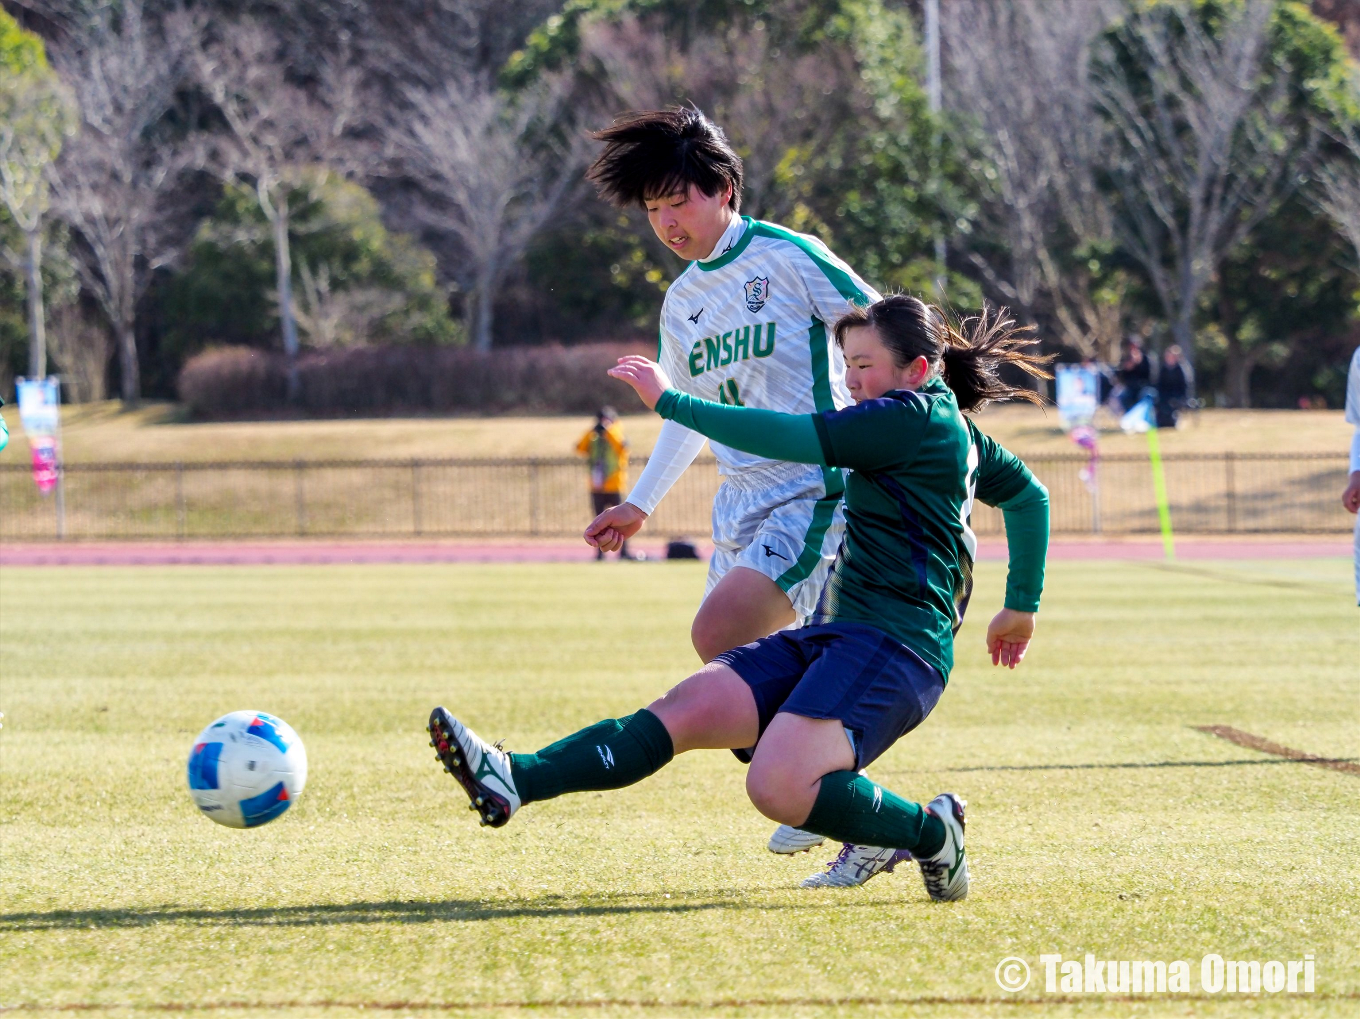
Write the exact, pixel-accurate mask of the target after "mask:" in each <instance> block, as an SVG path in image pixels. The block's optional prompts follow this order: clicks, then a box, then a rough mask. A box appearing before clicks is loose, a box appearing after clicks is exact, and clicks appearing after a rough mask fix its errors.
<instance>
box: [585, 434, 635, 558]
mask: <svg viewBox="0 0 1360 1019" xmlns="http://www.w3.org/2000/svg"><path fill="white" fill-rule="evenodd" d="M576 452H577V453H579V454H580V455H581V456H583V457H585V458H586V462H587V463H588V464H589V465H590V502H591V505H592V507H593V508H594V513H595V515H596V516H597V517H598V516H599V515H600V514H601V513H603V512H604V511H605V510H607V509H608V508H609V507H610V506H617V505H618V504H619V503H620V502H622V501H623V491H624V489H626V488H627V487H628V440H627V439H625V438H624V437H623V428H622V427H621V426H620V425H619V415H618V411H616V410H615V409H614V408H613V407H601V408H600V412H599V413H598V414H596V415H595V427H594V428H592V429H591V430H590V431H588V432H586V434H585V435H583V436H581V441H580V442H578V443H577V444H576ZM595 558H596V559H603V558H604V550H603V549H599V548H597V549H596V550H595ZM619 558H620V559H633V558H636V557H635V556H634V555H633V554H632V553H630V552H629V551H628V542H626V541H625V542H624V543H623V547H622V548H620V549H619Z"/></svg>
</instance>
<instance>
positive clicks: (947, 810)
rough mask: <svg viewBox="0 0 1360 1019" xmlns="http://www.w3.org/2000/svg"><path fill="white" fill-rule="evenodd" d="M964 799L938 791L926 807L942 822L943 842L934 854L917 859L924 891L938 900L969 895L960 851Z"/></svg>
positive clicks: (965, 862) (964, 863)
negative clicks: (937, 794)
mask: <svg viewBox="0 0 1360 1019" xmlns="http://www.w3.org/2000/svg"><path fill="white" fill-rule="evenodd" d="M965 806H967V804H966V803H964V801H963V800H961V799H959V798H958V797H957V796H955V795H954V794H953V793H940V795H939V796H936V797H935V798H934V799H933V800H931V801H930V803H928V804H927V805H926V810H928V811H930V813H932V814H934V815H935V816H936V817H938V818H939V819H940V820H941V821H943V822H944V845H943V846H941V847H940V851H939V852H938V853H936V854H935V855H934V856H931V857H927V858H925V859H922V858H920V857H917V860H916V862H917V863H918V864H920V866H921V878H922V879H923V880H924V881H925V883H926V891H927V892H929V893H930V897H931V898H932V899H934V900H935V901H937V902H954V901H955V900H957V899H962V898H964V897H965V896H966V895H967V894H968V857H967V856H966V855H964V851H963V827H964V820H963V808H964V807H965Z"/></svg>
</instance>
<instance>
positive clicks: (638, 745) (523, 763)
mask: <svg viewBox="0 0 1360 1019" xmlns="http://www.w3.org/2000/svg"><path fill="white" fill-rule="evenodd" d="M674 756H675V747H674V745H673V744H672V743H671V734H670V733H669V732H667V731H666V727H665V726H664V725H662V724H661V719H659V718H657V717H656V716H655V715H654V714H652V713H651V712H650V711H648V710H647V709H646V708H643V709H642V710H641V711H639V712H637V713H636V714H633V715H628V716H627V717H625V718H606V719H605V720H604V721H603V722H596V723H595V724H594V725H588V726H586V727H585V728H584V729H582V730H581V731H580V732H574V733H572V734H571V735H570V736H567V737H566V738H565V739H560V740H558V741H557V742H556V743H553V744H550V745H549V746H546V747H544V748H543V749H542V750H540V751H539V752H538V753H536V754H511V755H510V774H511V775H512V776H513V777H514V779H515V789H516V790H517V791H518V792H519V794H520V798H521V801H522V802H524V803H529V802H531V801H533V800H550V799H552V798H553V797H554V796H561V795H562V794H563V793H579V792H583V791H585V790H588V789H622V788H623V787H624V786H626V785H632V784H633V783H634V782H640V781H642V779H644V778H646V777H647V776H648V775H651V774H653V773H655V772H657V771H660V770H661V769H662V768H663V767H665V766H666V765H667V764H669V763H670V760H671V758H672V757H674Z"/></svg>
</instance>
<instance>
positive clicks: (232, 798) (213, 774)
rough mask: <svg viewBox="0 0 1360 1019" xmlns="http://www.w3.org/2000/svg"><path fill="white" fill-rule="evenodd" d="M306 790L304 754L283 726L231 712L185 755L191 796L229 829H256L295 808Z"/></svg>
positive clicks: (263, 717) (270, 719) (260, 714)
mask: <svg viewBox="0 0 1360 1019" xmlns="http://www.w3.org/2000/svg"><path fill="white" fill-rule="evenodd" d="M306 784H307V750H306V748H305V747H304V746H303V745H302V740H300V739H298V734H297V733H295V732H294V731H293V729H292V726H290V725H289V724H288V723H287V722H285V721H284V720H283V719H282V718H276V717H275V716H273V715H267V714H265V713H264V712H263V711H233V712H232V713H231V714H229V715H223V716H222V717H221V718H219V719H218V720H217V721H216V722H214V723H213V724H212V725H210V726H208V727H207V728H206V729H204V730H203V731H202V732H201V733H199V734H198V739H196V740H194V748H193V750H191V751H189V795H190V796H192V797H193V798H194V803H196V804H197V805H198V809H199V810H201V811H203V813H205V814H207V815H208V816H209V817H210V818H212V819H213V820H214V821H216V822H217V823H218V824H224V825H226V826H227V827H228V828H258V827H259V826H260V825H262V824H268V823H269V822H270V821H272V820H274V818H276V817H278V816H279V815H280V814H282V813H283V812H284V811H285V810H287V809H288V808H289V807H291V806H292V805H293V801H294V800H295V799H297V797H298V795H299V794H300V793H301V792H302V787H303V786H305V785H306Z"/></svg>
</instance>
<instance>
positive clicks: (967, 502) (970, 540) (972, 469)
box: [959, 436, 981, 559]
mask: <svg viewBox="0 0 1360 1019" xmlns="http://www.w3.org/2000/svg"><path fill="white" fill-rule="evenodd" d="M978 465H979V459H978V448H977V445H976V443H974V442H973V441H972V438H971V436H970V437H969V442H968V470H967V472H966V473H965V474H964V496H963V507H962V508H961V509H960V510H959V522H960V523H962V524H963V544H964V546H965V547H966V548H967V549H968V556H969V558H971V559H977V535H975V534H974V533H973V529H972V527H970V526H969V520H970V519H971V518H972V516H973V500H974V498H976V496H977V483H978V475H979V474H980V473H981V471H980V470H979V469H978Z"/></svg>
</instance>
